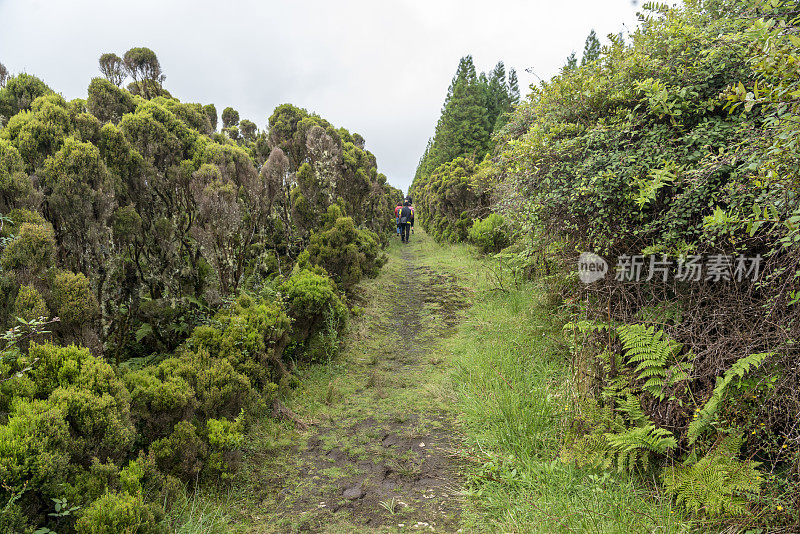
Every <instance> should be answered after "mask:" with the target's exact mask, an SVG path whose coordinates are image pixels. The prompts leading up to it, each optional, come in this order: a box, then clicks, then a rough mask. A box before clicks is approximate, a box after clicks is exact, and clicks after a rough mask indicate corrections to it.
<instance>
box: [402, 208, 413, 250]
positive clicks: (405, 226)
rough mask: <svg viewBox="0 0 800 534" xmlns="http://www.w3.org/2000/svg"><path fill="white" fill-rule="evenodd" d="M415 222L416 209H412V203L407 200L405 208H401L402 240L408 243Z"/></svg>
mask: <svg viewBox="0 0 800 534" xmlns="http://www.w3.org/2000/svg"><path fill="white" fill-rule="evenodd" d="M413 224H414V211H413V210H412V209H411V203H410V202H409V201H407V200H406V201H405V202H404V203H403V208H402V209H401V210H400V241H401V242H403V243H408V237H409V231H410V230H411V226H413Z"/></svg>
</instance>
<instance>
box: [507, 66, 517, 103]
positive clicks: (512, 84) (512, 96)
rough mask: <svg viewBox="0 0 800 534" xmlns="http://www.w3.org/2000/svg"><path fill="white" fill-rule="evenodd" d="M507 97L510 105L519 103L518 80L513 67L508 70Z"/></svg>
mask: <svg viewBox="0 0 800 534" xmlns="http://www.w3.org/2000/svg"><path fill="white" fill-rule="evenodd" d="M508 97H509V100H510V102H511V105H512V106H516V105H517V104H519V81H518V80H517V71H515V70H514V69H511V70H510V71H509V72H508Z"/></svg>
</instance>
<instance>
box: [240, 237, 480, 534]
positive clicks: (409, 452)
mask: <svg viewBox="0 0 800 534" xmlns="http://www.w3.org/2000/svg"><path fill="white" fill-rule="evenodd" d="M433 247H435V245H433V244H432V241H431V240H430V239H429V238H428V237H427V236H425V235H424V233H422V232H419V231H418V232H417V233H416V235H414V236H412V239H411V243H410V244H406V245H400V243H397V244H393V245H391V246H390V247H389V250H388V253H389V262H388V263H387V264H386V265H385V266H384V267H383V269H382V270H381V273H380V275H379V276H378V277H377V278H376V279H374V280H367V281H365V282H364V283H362V284H361V286H360V287H359V291H358V294H357V296H356V304H357V305H358V306H360V307H361V309H363V313H361V314H360V316H357V317H353V318H352V319H351V324H350V328H349V332H348V334H347V335H348V338H347V340H346V343H345V348H344V350H343V352H342V353H341V354H340V355H339V356H338V357H336V358H334V359H333V360H332V361H331V362H330V363H329V364H327V365H325V364H323V365H317V366H315V367H314V368H312V369H309V370H306V371H304V372H301V376H300V378H301V385H300V386H299V387H298V389H297V390H296V392H295V394H294V399H293V402H292V407H293V409H294V410H295V411H296V412H297V413H298V414H299V415H300V417H302V418H303V419H304V420H305V421H307V422H308V423H309V428H308V430H305V431H299V430H298V431H293V432H292V439H291V443H286V442H284V443H282V444H281V445H274V446H267V445H268V444H269V443H270V440H271V439H277V438H276V436H277V435H278V434H279V432H278V431H276V429H275V428H269V425H267V428H265V429H262V434H261V439H260V440H258V441H257V442H256V443H254V445H253V446H252V448H251V449H250V450H249V451H248V452H247V453H246V455H245V458H244V459H243V466H242V467H243V468H242V471H243V472H244V474H243V476H242V477H240V478H241V479H242V480H240V481H237V485H239V488H238V493H239V495H240V497H239V499H237V500H236V502H237V506H236V507H237V508H239V510H238V512H239V513H238V514H236V515H237V516H238V518H237V519H238V520H241V523H239V525H238V527H240V528H242V527H244V529H243V530H242V531H244V532H330V533H333V532H336V533H338V532H342V533H344V532H348V533H349V532H406V531H409V532H411V531H416V532H420V531H422V532H459V527H458V525H459V519H460V513H461V504H462V503H461V498H460V497H459V495H460V492H461V487H462V481H461V480H460V479H459V477H458V471H459V469H458V466H457V462H458V460H457V459H456V455H455V452H454V450H455V448H456V446H457V444H458V442H459V440H460V439H461V435H460V433H459V431H458V429H457V426H456V424H455V419H456V413H455V412H454V406H453V405H454V392H453V388H452V385H451V384H452V383H451V373H450V371H451V367H450V365H451V364H450V363H449V362H450V359H448V358H447V356H446V355H445V354H443V353H442V351H441V349H440V348H439V346H438V345H439V344H440V342H441V339H443V338H446V337H448V336H450V335H452V334H453V333H454V331H455V327H456V326H457V325H458V323H459V322H460V320H461V313H460V312H461V311H462V310H464V309H465V308H466V307H467V306H468V299H467V295H468V290H466V289H465V288H463V287H461V286H459V284H458V279H457V277H456V275H455V274H453V273H449V272H443V271H442V270H441V269H440V268H437V269H434V268H432V267H431V266H429V265H426V259H428V256H429V255H431V254H433V251H435V248H433ZM285 433H286V432H285V430H284V432H283V434H285ZM239 482H241V484H239ZM238 522H239V521H237V523H238Z"/></svg>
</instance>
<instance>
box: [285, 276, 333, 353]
mask: <svg viewBox="0 0 800 534" xmlns="http://www.w3.org/2000/svg"><path fill="white" fill-rule="evenodd" d="M280 289H281V292H282V293H283V294H284V296H285V298H286V302H287V304H288V306H289V313H290V315H291V317H292V328H293V332H292V335H293V339H294V341H295V343H297V344H298V345H299V347H298V348H297V349H296V350H295V353H296V354H297V353H299V354H297V356H298V357H299V358H300V359H305V360H309V361H319V360H322V359H323V358H325V357H328V356H330V355H331V354H333V353H335V352H336V351H337V350H338V346H336V337H337V335H338V333H339V332H340V331H341V330H343V329H344V325H345V321H346V318H347V307H346V306H345V305H344V303H343V302H342V299H341V297H340V296H339V294H338V293H337V291H336V287H335V285H334V283H333V281H332V280H331V279H330V278H329V277H328V276H326V275H324V274H318V273H315V272H312V271H311V270H309V269H301V268H299V267H298V268H295V270H294V271H293V272H292V275H291V276H290V277H289V279H288V280H287V281H286V282H285V283H284V284H283V285H282V286H281V288H280Z"/></svg>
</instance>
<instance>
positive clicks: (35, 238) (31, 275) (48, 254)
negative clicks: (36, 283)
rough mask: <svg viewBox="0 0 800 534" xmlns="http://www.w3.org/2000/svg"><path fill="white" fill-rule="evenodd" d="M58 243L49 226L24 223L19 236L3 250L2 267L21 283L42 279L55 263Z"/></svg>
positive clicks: (0, 262)
mask: <svg viewBox="0 0 800 534" xmlns="http://www.w3.org/2000/svg"><path fill="white" fill-rule="evenodd" d="M55 253H56V243H55V239H54V237H53V228H52V227H51V226H50V225H49V224H48V225H44V224H31V223H23V224H22V225H21V226H20V228H19V235H18V236H17V237H15V238H14V240H13V241H11V243H9V244H8V245H7V246H6V248H4V249H3V253H2V256H0V265H2V267H3V269H6V270H8V271H12V272H14V274H15V275H16V276H17V277H18V278H19V279H20V281H30V280H33V279H35V278H36V277H40V276H41V275H42V274H44V272H45V271H46V270H47V269H49V268H51V267H52V266H53V265H54V263H55Z"/></svg>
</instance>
